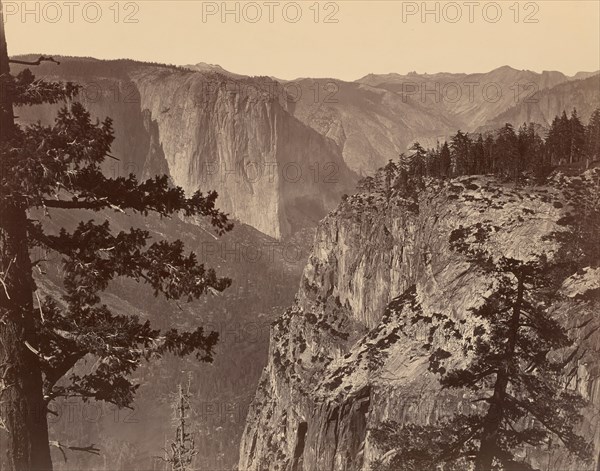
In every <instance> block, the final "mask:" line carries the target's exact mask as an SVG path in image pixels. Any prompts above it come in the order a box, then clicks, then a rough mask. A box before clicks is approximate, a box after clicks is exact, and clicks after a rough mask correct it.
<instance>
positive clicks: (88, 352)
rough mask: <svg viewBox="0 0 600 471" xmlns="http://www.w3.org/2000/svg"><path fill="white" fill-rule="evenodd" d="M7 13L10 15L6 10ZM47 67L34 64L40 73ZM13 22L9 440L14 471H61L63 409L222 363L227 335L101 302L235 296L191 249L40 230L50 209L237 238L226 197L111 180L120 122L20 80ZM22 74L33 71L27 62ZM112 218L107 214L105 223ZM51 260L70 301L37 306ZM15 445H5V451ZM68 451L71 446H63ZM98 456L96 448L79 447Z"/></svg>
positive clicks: (5, 231) (7, 137)
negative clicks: (147, 378) (39, 274)
mask: <svg viewBox="0 0 600 471" xmlns="http://www.w3.org/2000/svg"><path fill="white" fill-rule="evenodd" d="M0 7H1V3H0ZM42 60H53V59H51V58H44V57H42V58H40V59H39V60H38V61H36V62H34V63H32V64H33V65H35V64H39V63H40V62H41V61H42ZM9 62H17V61H9V58H8V53H7V46H6V39H5V33H4V22H3V21H0V78H1V84H0V85H1V89H2V92H3V93H2V95H3V96H2V98H3V99H2V102H1V103H0V126H1V127H0V156H1V157H0V158H1V162H0V163H1V175H0V178H1V180H0V282H1V286H0V378H2V379H1V382H0V395H1V397H0V424H1V425H2V427H3V428H4V429H5V430H4V431H0V433H1V434H2V435H3V452H5V453H6V460H5V462H4V463H3V464H4V467H3V469H7V470H10V471H31V470H36V471H42V470H51V469H52V463H51V459H50V450H49V444H50V441H49V437H48V427H47V419H46V415H47V413H48V411H49V410H50V409H49V405H50V403H51V401H52V400H54V399H56V398H59V397H70V396H76V397H81V398H83V399H84V400H98V401H107V402H109V403H112V404H115V405H117V406H119V407H125V406H129V405H130V404H131V403H132V401H133V398H134V394H135V391H136V389H137V386H136V385H135V384H134V382H133V381H132V380H131V379H130V375H131V373H133V372H134V371H135V370H136V368H138V366H140V365H141V364H142V362H143V361H145V360H151V359H152V358H154V357H156V356H160V355H162V354H164V353H172V354H175V355H179V356H183V355H189V354H195V355H196V357H197V358H198V359H199V360H200V361H211V360H212V356H213V348H214V346H215V344H216V341H217V337H218V336H217V334H216V333H214V332H213V333H210V334H209V333H205V332H204V331H203V329H202V328H200V327H199V328H197V329H196V330H192V331H188V332H180V331H178V330H176V329H170V330H168V331H165V332H161V331H159V330H156V329H153V328H152V326H151V325H150V323H149V322H148V321H142V320H140V319H139V318H138V317H136V316H133V315H121V314H117V313H114V312H112V311H111V310H110V309H109V308H108V307H107V306H106V305H104V304H103V303H102V301H101V298H100V293H101V292H102V291H103V290H105V289H106V288H107V286H108V284H109V283H110V282H111V280H113V279H115V278H117V277H126V278H130V279H133V280H135V281H138V282H144V283H146V284H148V285H149V286H150V287H151V288H152V289H153V290H154V293H155V295H163V296H165V297H166V298H167V299H189V300H192V299H196V298H198V297H200V296H202V295H204V294H206V293H208V292H211V291H221V290H224V289H225V288H226V287H227V286H229V284H230V280H228V279H226V278H218V277H217V275H216V274H215V272H214V270H212V269H209V268H206V267H204V265H203V264H200V263H199V262H198V260H197V258H196V256H195V255H194V254H193V253H191V254H186V253H185V250H184V246H183V244H182V243H181V242H180V241H174V242H167V241H162V240H159V241H154V242H153V241H151V236H150V233H149V232H148V231H145V230H140V229H134V228H132V229H131V230H130V231H122V232H119V233H116V234H115V233H113V232H112V231H111V228H110V225H109V223H108V221H105V222H96V221H95V220H93V219H90V220H89V221H87V222H83V221H82V222H80V223H79V225H78V226H77V227H76V229H75V230H73V231H71V232H69V231H67V230H66V229H62V230H61V231H60V232H59V233H58V234H51V233H48V232H46V229H45V227H44V222H43V221H38V220H33V219H31V218H30V211H31V210H33V209H35V208H42V209H43V210H44V211H46V212H48V213H49V214H51V213H52V212H53V211H55V210H57V209H60V210H63V211H68V210H73V209H79V210H89V211H94V212H96V214H98V213H97V212H98V211H110V210H116V211H120V212H136V213H141V214H142V215H147V214H148V213H155V214H158V215H161V216H169V215H172V214H176V213H181V214H182V215H185V216H204V217H207V218H209V220H210V222H211V224H212V226H213V227H214V228H215V229H216V230H217V232H218V233H222V232H224V231H227V230H229V229H230V228H231V223H230V222H229V221H228V219H227V216H226V215H225V214H223V213H222V212H220V211H219V210H218V209H217V208H216V206H215V202H216V198H217V194H216V193H214V192H211V193H208V194H207V195H203V194H202V193H200V192H197V193H195V194H193V195H191V196H189V197H187V196H186V195H185V194H184V192H183V190H182V189H181V188H178V187H172V186H170V185H169V183H168V179H167V177H166V176H162V177H156V178H153V179H150V180H147V181H145V182H138V180H137V179H136V177H135V176H133V175H130V176H129V177H127V178H123V177H119V178H107V177H106V176H104V175H103V174H102V172H101V164H102V162H103V161H104V160H105V158H107V156H110V147H111V143H112V142H113V129H112V122H111V120H110V119H109V118H107V119H106V120H105V121H104V122H102V123H99V122H93V121H92V120H91V117H90V114H89V113H88V112H87V111H86V110H85V109H84V107H83V106H82V105H81V104H80V103H78V102H76V101H72V99H73V98H74V97H75V96H76V95H77V92H78V87H77V86H76V85H74V84H70V83H52V82H47V81H43V80H37V79H35V77H34V76H33V74H32V73H31V72H30V71H29V70H24V71H23V72H21V73H19V74H18V75H16V76H13V75H11V74H10V69H9ZM19 63H23V62H22V61H20V62H19ZM62 101H68V102H69V103H70V104H68V105H65V106H63V107H62V108H61V110H60V111H59V113H58V115H57V117H56V120H55V122H54V124H52V125H49V126H44V125H41V124H35V125H31V126H21V125H19V124H17V123H15V120H14V115H13V106H28V105H37V104H43V103H59V102H62ZM100 214H102V213H100ZM36 248H41V249H42V250H44V251H50V252H55V253H58V254H60V255H61V256H62V257H63V268H64V294H63V296H62V299H60V300H58V299H54V298H53V297H52V296H47V297H45V299H43V300H42V299H39V298H37V297H36V299H37V303H34V293H35V291H36V286H35V282H34V279H33V275H32V270H33V268H34V266H35V263H36V262H33V261H32V260H31V259H30V255H29V251H30V250H31V249H36ZM86 356H92V357H95V358H96V359H97V362H96V363H95V367H94V368H93V369H92V370H91V371H89V372H88V373H87V374H83V373H79V374H76V373H74V372H73V367H74V366H75V365H76V364H78V362H79V361H80V360H82V359H83V358H84V357H86ZM4 438H5V440H4ZM53 443H54V444H55V445H56V446H59V447H60V448H61V451H63V450H64V448H67V447H62V445H60V444H58V443H56V442H53ZM72 449H74V450H81V451H90V452H96V449H95V448H93V447H85V446H82V447H72Z"/></svg>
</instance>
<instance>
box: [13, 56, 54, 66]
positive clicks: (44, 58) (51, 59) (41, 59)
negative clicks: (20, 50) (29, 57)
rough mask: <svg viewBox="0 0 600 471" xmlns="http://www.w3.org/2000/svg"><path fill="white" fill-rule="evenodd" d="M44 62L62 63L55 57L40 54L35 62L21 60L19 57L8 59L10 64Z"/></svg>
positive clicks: (38, 63) (37, 63)
mask: <svg viewBox="0 0 600 471" xmlns="http://www.w3.org/2000/svg"><path fill="white" fill-rule="evenodd" d="M42 62H54V63H55V64H57V65H60V62H58V61H57V60H55V59H54V57H48V56H40V57H39V58H38V59H37V60H36V61H33V62H30V61H21V60H18V59H9V60H8V63H9V64H21V65H40V64H41V63H42Z"/></svg>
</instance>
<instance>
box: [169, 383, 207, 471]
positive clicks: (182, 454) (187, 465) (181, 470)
mask: <svg viewBox="0 0 600 471" xmlns="http://www.w3.org/2000/svg"><path fill="white" fill-rule="evenodd" d="M190 399H191V394H190V383H189V382H188V385H187V389H186V390H185V391H184V389H183V386H182V385H181V384H180V385H179V387H178V389H177V395H176V397H175V399H174V401H173V421H174V422H175V426H176V429H175V440H173V441H172V442H171V444H170V446H169V448H168V449H166V450H165V455H166V456H165V457H164V458H161V459H162V460H163V461H165V462H166V463H167V464H168V467H169V471H192V470H193V469H194V467H193V462H194V457H195V456H196V455H197V454H198V452H197V451H196V444H195V442H194V437H193V434H192V432H191V431H190V424H189V419H190V411H191V406H190Z"/></svg>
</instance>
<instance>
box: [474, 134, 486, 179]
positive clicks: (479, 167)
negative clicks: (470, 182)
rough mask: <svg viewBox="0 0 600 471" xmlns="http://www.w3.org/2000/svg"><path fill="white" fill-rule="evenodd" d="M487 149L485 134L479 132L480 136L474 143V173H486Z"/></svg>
mask: <svg viewBox="0 0 600 471" xmlns="http://www.w3.org/2000/svg"><path fill="white" fill-rule="evenodd" d="M484 168H485V150H484V142H483V136H482V135H481V134H479V137H478V138H477V140H476V141H475V143H474V144H473V173H474V174H476V175H481V174H482V173H485V171H484Z"/></svg>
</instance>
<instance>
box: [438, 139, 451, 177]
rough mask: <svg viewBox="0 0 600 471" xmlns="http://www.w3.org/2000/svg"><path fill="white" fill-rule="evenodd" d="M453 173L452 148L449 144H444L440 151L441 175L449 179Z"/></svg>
mask: <svg viewBox="0 0 600 471" xmlns="http://www.w3.org/2000/svg"><path fill="white" fill-rule="evenodd" d="M451 172H452V157H451V155H450V147H449V146H448V143H447V142H444V145H443V146H442V149H441V150H440V175H441V176H443V177H449V176H450V175H451Z"/></svg>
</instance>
